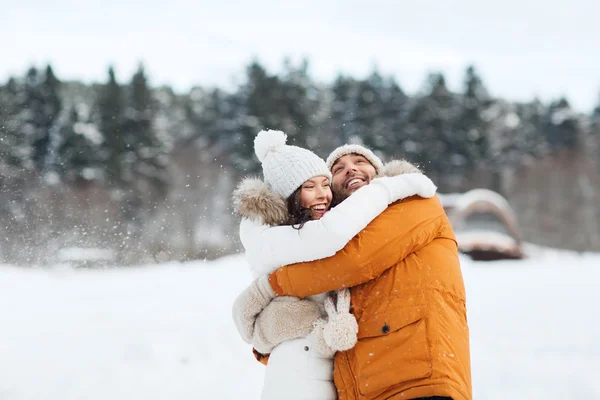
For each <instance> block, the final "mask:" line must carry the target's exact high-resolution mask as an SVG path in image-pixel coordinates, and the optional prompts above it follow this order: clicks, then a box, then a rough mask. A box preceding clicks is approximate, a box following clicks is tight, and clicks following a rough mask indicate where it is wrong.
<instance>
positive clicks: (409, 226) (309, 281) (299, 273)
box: [269, 197, 448, 297]
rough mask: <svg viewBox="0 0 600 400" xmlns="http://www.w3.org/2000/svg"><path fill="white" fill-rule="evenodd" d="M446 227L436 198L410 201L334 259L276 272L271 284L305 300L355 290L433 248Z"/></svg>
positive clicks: (395, 208)
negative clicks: (424, 249) (426, 247)
mask: <svg viewBox="0 0 600 400" xmlns="http://www.w3.org/2000/svg"><path fill="white" fill-rule="evenodd" d="M447 226H448V223H447V217H446V213H445V212H444V209H443V207H442V205H441V203H440V201H439V199H438V198H437V197H434V198H431V199H420V198H414V197H413V198H410V199H407V200H405V201H403V202H398V203H395V204H393V205H392V206H390V207H388V209H387V210H386V211H385V212H383V213H382V214H381V215H380V216H379V217H378V218H376V219H375V220H374V221H373V222H372V223H370V224H369V225H368V226H367V227H366V228H365V229H364V230H363V231H361V232H360V233H359V234H358V236H356V237H355V238H354V239H352V240H351V241H350V242H349V243H348V244H347V245H346V246H345V247H344V248H343V249H342V250H341V251H339V252H338V253H336V254H335V255H334V256H333V257H329V258H325V259H322V260H317V261H312V262H305V263H301V264H294V265H289V266H286V267H283V268H280V269H278V270H277V271H275V272H273V273H272V274H271V275H270V277H269V281H270V283H271V287H272V288H273V290H274V291H275V293H276V294H277V295H279V296H281V295H291V296H297V297H306V296H310V295H313V294H317V293H323V292H328V291H331V290H337V289H342V288H345V287H352V286H356V285H359V284H361V283H364V282H367V281H369V280H371V279H374V278H376V277H377V276H379V275H381V274H382V273H383V272H385V270H387V269H388V268H390V267H392V266H393V265H395V264H397V263H398V262H400V261H401V260H403V259H404V258H405V257H407V256H408V255H409V254H411V253H413V252H415V251H418V250H419V249H421V248H423V247H424V246H426V245H427V244H428V243H431V242H432V241H433V240H434V239H435V238H436V237H437V236H438V235H439V234H440V233H441V231H442V230H443V229H444V227H447Z"/></svg>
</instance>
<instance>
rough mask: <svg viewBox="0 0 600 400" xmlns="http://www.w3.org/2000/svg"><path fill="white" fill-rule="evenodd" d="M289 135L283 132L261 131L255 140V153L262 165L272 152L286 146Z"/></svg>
mask: <svg viewBox="0 0 600 400" xmlns="http://www.w3.org/2000/svg"><path fill="white" fill-rule="evenodd" d="M286 140H287V135H286V134H285V133H283V132H281V131H275V130H272V129H269V130H268V131H260V132H258V135H256V137H255V138H254V152H255V153H256V157H258V161H260V162H261V163H262V162H263V160H264V159H265V157H266V156H267V154H269V153H270V152H272V151H274V150H277V149H278V148H281V147H283V146H285V142H286Z"/></svg>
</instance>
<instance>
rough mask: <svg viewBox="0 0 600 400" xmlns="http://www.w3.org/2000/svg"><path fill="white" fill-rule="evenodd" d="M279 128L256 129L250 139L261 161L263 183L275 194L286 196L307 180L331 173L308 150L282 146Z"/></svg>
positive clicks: (283, 135) (328, 176)
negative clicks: (257, 130)
mask: <svg viewBox="0 0 600 400" xmlns="http://www.w3.org/2000/svg"><path fill="white" fill-rule="evenodd" d="M286 139H287V136H286V134H285V133H283V132H281V131H274V130H268V131H260V132H258V135H256V138H254V152H255V153H256V156H257V157H258V160H259V161H260V162H261V164H262V169H263V175H264V177H265V183H266V184H267V186H269V188H270V189H271V190H273V191H274V192H275V193H277V194H278V195H280V196H282V197H284V198H288V197H289V196H290V195H291V194H292V193H294V190H296V189H298V188H299V187H300V185H302V184H303V183H304V182H306V181H307V180H309V179H311V178H314V177H315V176H326V177H327V178H329V180H331V172H330V171H329V168H327V165H326V164H325V161H323V159H321V158H320V157H319V156H317V155H316V154H315V153H313V152H312V151H310V150H307V149H303V148H301V147H296V146H289V145H286V144H285V142H286Z"/></svg>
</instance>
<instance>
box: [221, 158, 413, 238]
mask: <svg viewBox="0 0 600 400" xmlns="http://www.w3.org/2000/svg"><path fill="white" fill-rule="evenodd" d="M415 172H417V173H420V172H421V171H420V170H419V169H418V168H417V167H415V166H414V165H413V164H411V163H409V162H408V161H406V160H393V161H390V162H389V163H387V164H385V165H384V166H383V169H382V170H381V174H380V176H397V175H402V174H408V173H415ZM232 200H233V209H234V211H235V212H236V214H238V215H239V216H240V217H242V218H248V219H261V220H262V222H263V223H265V224H267V225H271V226H276V225H282V224H284V223H285V222H286V221H287V218H288V213H287V204H286V201H285V199H284V198H283V197H281V196H279V195H278V194H275V193H274V192H273V191H272V190H271V189H269V187H268V186H267V184H266V183H264V182H263V181H262V180H261V179H260V178H244V179H243V180H242V181H241V182H240V183H239V184H238V186H237V187H236V189H235V190H234V191H233V194H232Z"/></svg>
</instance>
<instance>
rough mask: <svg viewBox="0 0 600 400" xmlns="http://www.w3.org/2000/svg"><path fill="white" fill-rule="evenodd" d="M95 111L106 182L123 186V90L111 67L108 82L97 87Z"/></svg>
mask: <svg viewBox="0 0 600 400" xmlns="http://www.w3.org/2000/svg"><path fill="white" fill-rule="evenodd" d="M96 113H97V117H98V126H99V128H100V132H101V133H102V136H103V139H104V144H103V148H102V156H103V158H104V160H105V164H106V166H105V168H106V174H107V180H108V183H109V184H112V185H114V186H117V187H124V186H125V182H126V181H125V177H124V176H123V175H124V158H125V154H126V141H125V136H124V132H123V124H124V118H125V117H124V114H125V104H124V97H123V90H122V88H121V86H120V85H119V84H118V83H117V80H116V78H115V71H114V69H113V68H112V67H110V68H109V69H108V82H107V83H106V84H104V85H102V86H101V87H100V88H99V93H98V104H97V109H96Z"/></svg>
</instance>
